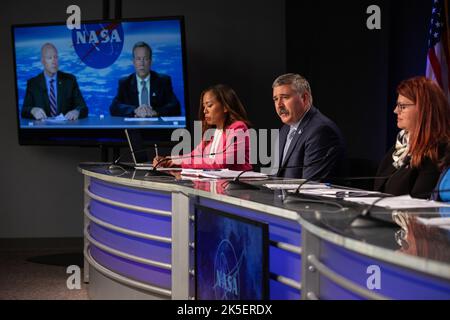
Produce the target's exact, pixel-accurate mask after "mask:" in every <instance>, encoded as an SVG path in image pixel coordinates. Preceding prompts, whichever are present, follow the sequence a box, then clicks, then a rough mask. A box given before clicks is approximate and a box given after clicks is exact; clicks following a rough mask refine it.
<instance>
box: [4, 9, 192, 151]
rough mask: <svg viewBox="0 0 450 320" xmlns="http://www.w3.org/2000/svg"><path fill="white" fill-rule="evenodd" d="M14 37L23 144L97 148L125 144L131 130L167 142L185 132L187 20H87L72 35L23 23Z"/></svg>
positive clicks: (52, 27)
mask: <svg viewBox="0 0 450 320" xmlns="http://www.w3.org/2000/svg"><path fill="white" fill-rule="evenodd" d="M12 34H13V49H14V57H15V64H14V66H15V74H16V92H17V99H16V110H17V119H18V126H19V140H20V142H21V143H22V144H27V143H33V142H35V143H39V142H45V141H47V142H49V143H51V142H52V141H53V142H57V141H59V142H62V143H63V144H64V141H66V142H67V143H68V144H71V143H70V142H71V141H74V140H77V139H78V140H79V141H81V142H83V141H84V142H87V143H88V144H89V143H93V144H98V143H100V142H101V141H114V140H115V139H119V140H123V129H127V128H128V129H149V130H145V132H146V133H147V136H148V137H151V140H152V141H161V140H166V139H167V137H168V136H170V133H171V132H172V131H173V130H174V129H177V128H185V127H186V123H187V119H186V114H188V113H189V112H188V110H187V106H186V101H187V86H186V73H185V69H186V65H185V64H186V56H185V48H184V22H183V18H182V17H170V18H148V19H140V20H120V21H96V22H85V23H83V24H82V25H81V28H80V29H74V30H69V29H68V28H67V26H66V25H65V24H46V25H20V26H13V27H12ZM108 139H109V140H108ZM43 140H45V141H43ZM81 144H83V143H81Z"/></svg>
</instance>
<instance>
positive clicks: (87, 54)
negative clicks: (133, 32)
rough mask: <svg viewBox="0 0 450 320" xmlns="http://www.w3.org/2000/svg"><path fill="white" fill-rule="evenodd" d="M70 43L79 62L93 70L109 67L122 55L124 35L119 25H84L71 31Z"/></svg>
mask: <svg viewBox="0 0 450 320" xmlns="http://www.w3.org/2000/svg"><path fill="white" fill-rule="evenodd" d="M72 43H73V47H74V49H75V52H76V53H77V55H78V57H80V59H81V61H83V62H84V63H85V64H86V65H87V66H89V67H91V68H94V69H104V68H107V67H109V66H111V65H112V64H113V63H114V62H116V60H117V59H118V58H119V56H120V54H121V53H122V49H123V43H124V33H123V28H122V24H121V23H116V22H111V23H108V24H104V23H98V24H84V25H82V26H81V29H74V30H72Z"/></svg>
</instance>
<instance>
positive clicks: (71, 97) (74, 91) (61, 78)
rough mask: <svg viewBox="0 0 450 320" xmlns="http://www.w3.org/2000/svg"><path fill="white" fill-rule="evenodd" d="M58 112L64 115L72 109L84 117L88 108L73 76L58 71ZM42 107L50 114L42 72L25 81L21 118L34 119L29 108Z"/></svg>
mask: <svg viewBox="0 0 450 320" xmlns="http://www.w3.org/2000/svg"><path fill="white" fill-rule="evenodd" d="M57 90H58V93H57V94H58V102H57V104H58V114H59V113H63V114H64V115H65V114H66V113H68V112H69V111H72V110H74V109H76V110H78V111H79V112H80V116H79V118H80V119H81V118H86V117H87V115H88V112H89V111H88V108H87V106H86V102H85V101H84V99H83V96H82V94H81V92H80V89H79V87H78V83H77V79H76V78H75V76H73V75H71V74H69V73H65V72H61V71H58V88H57ZM35 107H38V108H42V109H43V110H44V111H45V113H46V114H47V116H50V100H49V98H48V91H47V83H46V81H45V76H44V73H41V74H39V75H38V76H36V77H34V78H31V79H30V80H28V82H27V91H26V93H25V99H24V101H23V107H22V118H28V119H34V117H33V115H32V114H31V109H33V108H35Z"/></svg>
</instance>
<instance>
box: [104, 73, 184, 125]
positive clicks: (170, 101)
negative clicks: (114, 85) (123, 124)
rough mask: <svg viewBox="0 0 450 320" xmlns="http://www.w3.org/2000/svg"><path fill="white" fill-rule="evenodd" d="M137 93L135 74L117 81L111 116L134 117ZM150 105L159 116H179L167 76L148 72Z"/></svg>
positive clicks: (177, 105)
mask: <svg viewBox="0 0 450 320" xmlns="http://www.w3.org/2000/svg"><path fill="white" fill-rule="evenodd" d="M138 94H139V91H138V87H137V81H136V74H135V73H133V74H131V75H129V76H128V77H125V78H123V79H120V80H119V89H118V92H117V96H116V97H115V98H114V100H113V102H112V104H111V106H110V107H109V110H110V112H111V115H112V116H117V117H134V109H136V108H137V107H139V97H138ZM150 103H151V106H152V108H153V109H154V110H155V111H156V112H158V115H160V116H180V115H181V107H180V102H179V101H178V99H177V97H176V96H175V94H174V93H173V89H172V81H171V79H170V77H169V76H166V75H163V74H159V73H157V72H154V71H150Z"/></svg>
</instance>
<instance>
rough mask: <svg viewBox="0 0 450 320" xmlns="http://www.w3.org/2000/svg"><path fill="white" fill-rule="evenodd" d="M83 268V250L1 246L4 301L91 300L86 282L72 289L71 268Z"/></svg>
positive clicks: (0, 295) (0, 280) (0, 285)
mask: <svg viewBox="0 0 450 320" xmlns="http://www.w3.org/2000/svg"><path fill="white" fill-rule="evenodd" d="M70 265H76V266H79V267H81V268H82V266H83V257H82V253H81V250H78V249H75V250H74V249H72V250H66V249H62V248H59V249H55V248H54V249H46V248H39V249H36V248H34V249H32V250H30V249H19V250H17V249H14V250H11V249H5V248H0V300H87V299H88V295H87V291H86V285H85V284H84V283H83V281H82V269H81V289H80V290H69V289H68V288H67V279H68V278H69V277H70V276H71V274H67V273H66V271H67V267H68V266H70Z"/></svg>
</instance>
